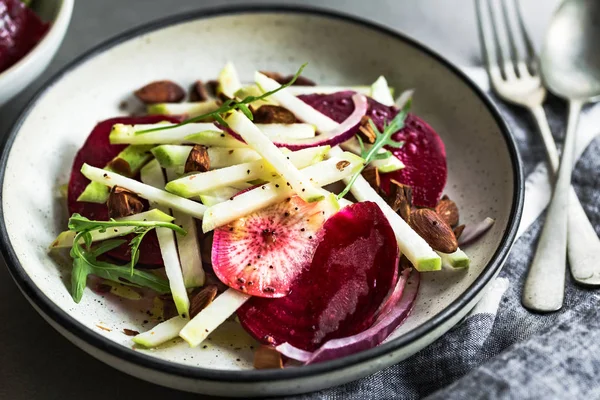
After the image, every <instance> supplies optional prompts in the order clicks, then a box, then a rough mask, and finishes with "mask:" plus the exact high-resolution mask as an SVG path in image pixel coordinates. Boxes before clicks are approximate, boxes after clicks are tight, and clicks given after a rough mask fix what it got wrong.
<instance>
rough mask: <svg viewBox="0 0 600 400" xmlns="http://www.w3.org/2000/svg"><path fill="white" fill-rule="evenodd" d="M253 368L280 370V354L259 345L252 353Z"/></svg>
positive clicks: (281, 365)
mask: <svg viewBox="0 0 600 400" xmlns="http://www.w3.org/2000/svg"><path fill="white" fill-rule="evenodd" d="M254 368H256V369H281V368H283V360H282V358H281V354H280V353H279V352H278V351H277V350H275V348H274V347H272V346H265V345H261V346H260V347H259V348H258V349H257V350H256V352H254Z"/></svg>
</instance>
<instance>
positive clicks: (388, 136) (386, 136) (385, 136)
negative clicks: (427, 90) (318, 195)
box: [337, 100, 411, 199]
mask: <svg viewBox="0 0 600 400" xmlns="http://www.w3.org/2000/svg"><path fill="white" fill-rule="evenodd" d="M410 106H411V100H409V101H407V102H406V104H405V105H404V107H402V110H400V112H399V113H398V114H396V116H395V117H394V118H393V119H392V121H391V122H390V123H389V124H387V123H386V124H384V126H383V132H379V129H377V127H376V126H375V124H374V123H373V120H372V119H369V125H370V127H371V129H372V130H373V132H374V133H375V143H373V145H372V146H371V147H370V148H368V149H367V148H365V145H364V143H363V141H362V139H361V137H360V135H356V138H357V139H358V143H359V144H360V156H361V157H362V158H363V159H364V160H365V162H364V164H363V166H362V168H361V169H359V170H358V171H356V173H355V174H354V175H352V178H350V180H349V181H348V184H347V185H346V187H345V188H344V190H342V191H341V192H340V194H338V195H337V198H338V199H341V198H343V197H344V196H346V195H347V194H348V192H349V191H350V189H351V188H352V185H354V182H356V179H357V178H358V177H359V176H360V174H361V173H362V171H363V170H364V169H365V167H366V166H367V165H368V164H369V163H370V162H371V161H374V160H384V159H386V158H389V157H392V153H391V152H390V151H389V150H386V151H384V152H382V153H379V151H380V150H381V149H382V148H383V147H384V146H388V147H392V148H395V149H397V148H400V147H402V146H403V145H404V142H397V141H395V140H394V139H392V135H393V134H394V133H395V132H398V131H399V130H400V129H402V128H403V127H404V122H405V121H406V117H407V116H408V111H409V110H410Z"/></svg>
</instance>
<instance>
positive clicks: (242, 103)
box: [135, 63, 308, 135]
mask: <svg viewBox="0 0 600 400" xmlns="http://www.w3.org/2000/svg"><path fill="white" fill-rule="evenodd" d="M307 65H308V63H304V64H302V66H300V69H298V72H296V74H294V76H293V77H292V79H291V80H290V81H289V82H287V83H284V84H283V85H281V86H279V87H278V88H277V89H274V90H271V91H270V92H266V93H263V94H261V95H260V96H247V97H245V98H244V99H242V100H239V101H236V100H233V99H227V100H226V101H225V102H224V103H223V104H222V105H221V107H219V108H217V109H216V110H215V111H212V112H209V113H206V114H202V115H199V116H197V117H194V118H189V119H186V120H185V121H183V122H180V123H179V124H175V125H166V126H160V127H157V128H150V129H144V130H141V131H137V132H135V134H136V135H137V134H144V133H149V132H155V131H162V130H166V129H173V128H177V127H179V126H183V125H187V124H190V123H193V122H198V121H202V120H204V119H206V118H214V119H215V120H216V121H217V122H218V123H219V124H221V125H222V126H224V127H227V126H228V125H227V122H225V120H224V119H223V115H224V114H227V113H228V112H230V111H233V110H240V111H241V112H243V113H244V115H245V116H246V117H248V119H250V120H252V119H253V116H252V111H250V108H249V107H248V104H250V103H253V102H255V101H258V100H263V99H266V98H267V97H269V96H271V95H272V94H274V93H277V92H279V91H280V90H282V89H285V88H287V87H289V86H291V85H293V84H294V82H296V79H298V77H299V76H300V74H302V71H303V70H304V68H305V67H306V66H307Z"/></svg>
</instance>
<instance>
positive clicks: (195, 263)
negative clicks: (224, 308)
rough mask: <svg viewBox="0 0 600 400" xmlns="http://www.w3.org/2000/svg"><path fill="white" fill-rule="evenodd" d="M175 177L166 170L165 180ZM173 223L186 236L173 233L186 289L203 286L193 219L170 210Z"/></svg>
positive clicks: (200, 259) (196, 234)
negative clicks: (184, 232) (173, 218)
mask: <svg viewBox="0 0 600 400" xmlns="http://www.w3.org/2000/svg"><path fill="white" fill-rule="evenodd" d="M176 176H177V175H176V174H175V172H173V171H172V170H167V180H171V179H174V178H175V177H176ZM172 213H173V217H175V223H176V224H177V225H179V226H180V227H181V228H183V229H184V230H185V231H186V232H187V234H186V235H181V234H179V233H175V238H176V240H177V251H178V252H179V260H180V262H181V272H182V274H183V282H184V284H185V287H186V288H188V289H189V288H195V287H198V286H202V285H204V280H205V274H204V269H203V268H202V256H201V254H200V242H199V240H198V232H197V229H196V221H195V220H194V218H193V217H192V216H190V215H188V214H186V213H183V212H181V211H179V210H175V209H174V210H172Z"/></svg>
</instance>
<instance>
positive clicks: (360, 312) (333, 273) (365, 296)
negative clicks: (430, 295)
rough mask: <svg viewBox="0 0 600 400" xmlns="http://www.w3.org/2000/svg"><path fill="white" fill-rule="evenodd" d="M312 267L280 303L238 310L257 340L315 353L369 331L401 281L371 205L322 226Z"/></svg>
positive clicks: (389, 238)
mask: <svg viewBox="0 0 600 400" xmlns="http://www.w3.org/2000/svg"><path fill="white" fill-rule="evenodd" d="M323 230H324V237H323V240H322V241H321V243H320V244H319V246H318V247H317V251H316V252H315V255H314V257H313V261H312V263H311V265H310V267H309V268H308V269H307V270H306V271H305V272H303V273H302V274H301V275H300V276H299V277H298V279H297V280H296V281H295V282H294V284H293V285H292V290H291V292H290V294H289V295H288V296H286V297H282V298H278V299H266V298H258V297H254V298H252V299H250V300H249V301H248V302H247V303H246V304H244V305H243V306H242V307H241V308H240V309H239V310H238V317H239V319H240V322H241V324H242V326H243V327H244V328H245V329H246V330H247V331H248V332H249V333H250V334H251V335H252V336H254V337H255V338H256V339H257V340H259V341H261V342H263V343H265V344H272V345H279V344H282V343H286V342H287V343H289V344H291V345H293V346H295V347H297V348H299V349H302V350H306V351H314V350H316V349H317V348H319V347H320V345H321V344H322V343H324V342H326V341H327V340H329V339H334V338H339V337H346V336H351V335H354V334H356V333H358V332H362V331H363V330H365V329H367V328H369V327H370V326H371V325H372V324H373V322H374V321H375V318H376V317H377V311H378V310H379V308H380V306H381V304H382V303H383V302H384V301H385V299H386V298H387V297H388V295H389V293H391V290H392V289H393V287H394V285H395V283H396V280H397V277H398V270H397V264H398V246H397V244H396V239H395V237H394V232H393V231H392V228H391V227H390V224H389V223H388V221H387V219H386V218H385V216H384V215H383V213H382V212H381V210H380V209H379V207H378V206H377V205H376V204H375V203H372V202H362V203H356V204H353V205H351V206H348V207H345V208H344V209H342V210H341V211H340V212H338V213H337V214H335V215H334V216H332V217H331V218H329V219H328V220H327V222H325V224H324V225H323Z"/></svg>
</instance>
